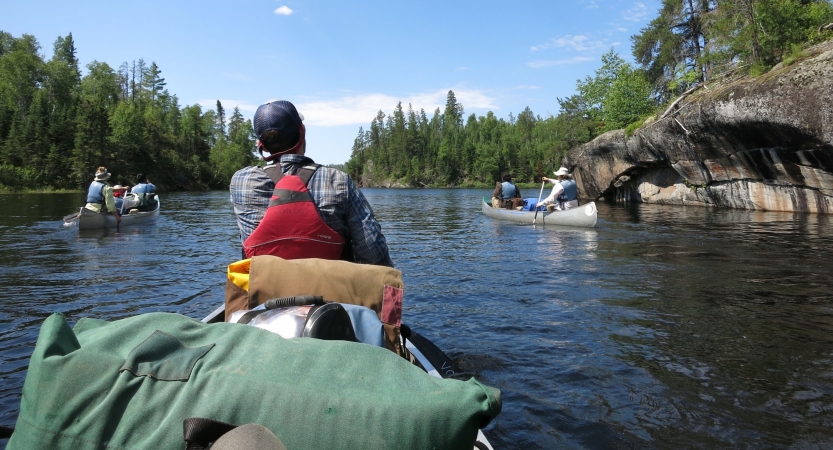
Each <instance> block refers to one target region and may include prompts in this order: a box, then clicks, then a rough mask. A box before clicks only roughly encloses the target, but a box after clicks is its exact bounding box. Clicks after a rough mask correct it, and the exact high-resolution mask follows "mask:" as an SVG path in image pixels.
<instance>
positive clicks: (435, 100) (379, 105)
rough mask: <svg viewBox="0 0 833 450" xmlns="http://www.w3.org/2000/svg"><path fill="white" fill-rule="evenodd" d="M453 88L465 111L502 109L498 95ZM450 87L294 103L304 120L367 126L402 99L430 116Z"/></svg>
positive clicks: (439, 106) (403, 104)
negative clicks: (496, 102) (431, 90)
mask: <svg viewBox="0 0 833 450" xmlns="http://www.w3.org/2000/svg"><path fill="white" fill-rule="evenodd" d="M450 90H452V91H454V96H455V97H456V98H457V102H459V103H461V104H462V105H463V108H464V109H465V110H466V111H470V110H472V109H490V110H493V109H499V108H498V106H497V105H496V104H495V99H494V98H492V97H489V96H488V95H486V94H485V93H483V92H481V91H479V90H476V89H450ZM448 91H449V89H440V90H438V91H434V92H425V93H419V94H413V95H410V96H408V97H405V98H400V97H394V96H392V95H388V94H379V93H374V94H360V95H351V96H346V97H341V98H337V99H332V100H313V101H306V102H297V103H295V106H296V107H297V108H298V111H300V112H301V114H303V115H304V123H306V124H308V125H317V126H322V127H334V126H342V125H364V126H367V125H369V124H370V122H371V121H372V120H373V118H374V117H376V114H377V113H378V112H379V111H380V110H381V111H382V112H384V113H385V115H388V114H391V113H392V112H393V109H394V108H395V107H396V104H397V103H398V102H399V101H401V102H402V109H404V110H405V111H406V112H407V110H408V104H409V103H410V104H411V106H412V108H413V109H414V112H419V110H420V109H424V110H425V113H426V114H427V115H428V116H429V117H430V116H431V115H432V114H433V112H434V110H435V109H437V108H440V109H441V110H442V109H443V108H445V101H446V98H447V97H448Z"/></svg>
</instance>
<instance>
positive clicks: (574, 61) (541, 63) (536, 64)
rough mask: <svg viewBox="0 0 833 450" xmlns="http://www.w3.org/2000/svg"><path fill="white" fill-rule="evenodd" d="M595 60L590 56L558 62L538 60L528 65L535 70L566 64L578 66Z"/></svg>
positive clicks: (558, 60)
mask: <svg viewBox="0 0 833 450" xmlns="http://www.w3.org/2000/svg"><path fill="white" fill-rule="evenodd" d="M594 60H595V58H591V57H589V56H576V57H574V58H570V59H557V60H540V59H539V60H537V61H530V62H528V63H526V65H527V66H528V67H531V68H533V69H540V68H543V67H551V66H560V65H564V64H578V63H583V62H587V61H594Z"/></svg>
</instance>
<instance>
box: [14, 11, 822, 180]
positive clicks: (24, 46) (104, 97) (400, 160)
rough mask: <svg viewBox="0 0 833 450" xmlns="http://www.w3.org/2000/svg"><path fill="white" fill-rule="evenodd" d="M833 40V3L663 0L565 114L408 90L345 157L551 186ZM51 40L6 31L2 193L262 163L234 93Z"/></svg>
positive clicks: (387, 172)
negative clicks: (664, 119) (691, 98)
mask: <svg viewBox="0 0 833 450" xmlns="http://www.w3.org/2000/svg"><path fill="white" fill-rule="evenodd" d="M830 38H833V4H832V3H831V0H662V1H661V5H660V9H659V10H658V11H657V14H656V17H655V18H654V19H653V20H651V21H650V23H649V24H648V25H647V26H646V27H645V28H643V29H642V30H640V32H639V33H638V34H636V35H634V36H632V37H631V44H632V45H631V52H632V56H633V61H634V63H633V64H631V63H628V62H627V61H625V59H623V58H622V57H621V56H620V55H619V54H617V53H616V52H615V51H614V50H613V49H611V50H610V51H609V52H607V53H606V54H604V55H603V56H602V58H601V67H600V68H599V69H597V70H596V71H595V72H594V73H593V74H592V75H588V76H586V77H585V78H584V79H582V80H577V81H576V90H575V94H573V95H571V96H569V97H567V98H555V99H552V100H553V104H555V103H557V104H558V114H557V115H554V116H553V115H549V116H547V117H542V116H540V115H536V114H535V113H534V112H533V111H531V110H530V109H529V108H526V109H524V110H523V111H521V112H518V113H517V114H514V113H510V114H509V115H508V118H499V117H497V116H495V114H493V113H492V112H488V113H487V114H486V115H485V116H476V115H475V114H469V115H466V114H465V111H464V108H463V105H462V104H461V103H460V102H458V101H457V98H456V97H455V95H454V92H453V91H449V92H448V95H447V99H446V104H445V107H444V108H437V109H436V110H435V111H433V112H430V114H429V113H427V112H426V111H424V110H422V109H421V110H419V111H415V110H414V109H413V108H412V107H411V105H403V104H402V103H401V102H400V103H398V104H397V105H395V106H394V109H393V111H392V112H391V113H390V114H386V113H385V112H383V111H379V112H378V113H377V115H376V117H374V118H369V119H371V122H370V124H369V126H368V127H367V128H366V129H365V127H361V128H360V129H359V131H358V135H357V136H356V138H355V140H354V143H353V147H352V153H351V156H350V159H349V161H347V162H346V164H345V165H344V167H343V168H344V170H346V171H347V172H348V173H350V175H351V176H353V178H354V179H356V180H357V181H358V182H359V183H360V184H361V185H362V186H441V187H446V186H489V187H491V186H492V185H493V183H494V180H496V179H498V177H499V176H500V174H501V172H503V171H505V170H511V171H512V174H513V176H514V178H515V179H516V180H518V181H522V182H523V181H525V182H533V181H536V182H537V181H538V180H540V177H541V176H545V175H547V174H549V173H551V171H552V170H554V169H557V168H558V166H559V165H560V162H561V160H562V158H563V156H564V154H565V153H566V152H567V151H568V150H569V149H571V148H573V147H575V146H578V145H581V144H583V143H586V142H589V141H590V140H592V139H593V138H595V137H596V136H598V135H600V134H602V133H604V132H606V131H609V130H614V129H623V128H624V129H625V130H626V132H631V131H632V130H633V129H635V128H636V127H638V126H639V125H641V124H642V123H643V122H644V121H645V120H646V119H648V118H649V117H651V116H653V115H655V114H656V113H657V112H658V111H662V110H663V109H664V108H665V107H667V105H668V104H669V103H671V102H673V100H674V99H676V98H678V97H679V96H680V95H683V94H684V93H686V92H687V91H689V90H691V89H692V88H696V87H697V86H700V85H703V84H706V83H709V82H712V81H714V80H718V79H720V78H721V77H724V76H726V75H727V74H738V73H742V74H747V75H750V76H757V75H760V74H762V73H764V72H765V71H767V70H769V69H770V68H771V67H773V66H774V65H775V64H778V63H789V61H791V60H795V59H797V58H800V57H801V54H802V52H803V50H804V49H805V48H807V46H809V45H812V44H814V43H817V42H821V41H823V40H826V39H830ZM42 50H43V49H42V47H41V44H40V43H39V42H38V41H37V39H36V38H35V37H34V36H31V35H28V34H24V35H22V36H20V37H15V36H12V35H11V34H9V33H6V32H3V31H0V191H25V190H59V189H70V190H83V189H86V186H87V185H88V184H89V182H90V181H91V179H92V177H93V173H94V172H95V170H96V168H97V167H98V166H101V165H103V166H106V167H107V168H108V169H109V170H110V172H111V173H113V178H112V182H113V183H114V184H115V183H120V184H132V183H133V181H134V179H135V176H136V174H138V173H147V174H149V176H150V178H151V180H152V181H153V182H154V183H155V184H157V185H158V186H160V188H162V189H165V190H179V189H188V190H192V189H227V188H228V183H229V180H230V179H231V176H232V174H233V173H234V172H235V171H236V170H237V169H239V168H242V167H245V166H247V165H250V164H252V163H254V162H255V157H254V154H253V150H254V136H253V132H252V127H251V123H250V121H249V120H246V119H245V118H244V117H243V116H242V114H241V113H240V111H239V110H238V109H237V108H234V109H233V110H232V111H231V113H230V114H228V113H227V112H226V111H225V109H224V108H223V105H222V104H221V103H220V102H219V101H217V103H216V106H215V108H213V109H203V108H202V107H201V106H200V105H198V104H195V105H190V106H189V105H186V106H180V105H179V102H178V99H177V96H176V95H175V94H173V93H171V92H170V91H169V90H168V88H167V85H166V83H165V79H164V78H163V77H162V70H161V68H160V67H158V66H157V65H156V63H153V62H151V63H150V64H147V63H146V62H145V61H144V59H141V58H140V59H138V60H133V61H131V62H130V63H127V62H123V63H121V65H119V67H118V68H117V69H114V68H113V67H112V66H110V65H108V64H107V63H105V62H99V61H93V62H91V63H89V64H87V65H86V67H84V68H83V70H82V68H81V67H79V62H78V59H77V57H76V53H77V50H76V47H75V42H74V41H73V38H72V34H69V35H67V36H64V37H58V38H57V39H56V40H55V42H54V44H53V46H52V56H51V58H49V59H47V58H46V57H45V56H44V55H43V54H42ZM208 95H210V94H208Z"/></svg>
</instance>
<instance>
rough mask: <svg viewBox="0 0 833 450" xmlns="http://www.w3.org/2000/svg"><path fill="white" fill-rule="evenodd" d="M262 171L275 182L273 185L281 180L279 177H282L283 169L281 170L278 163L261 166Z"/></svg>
mask: <svg viewBox="0 0 833 450" xmlns="http://www.w3.org/2000/svg"><path fill="white" fill-rule="evenodd" d="M263 171H264V172H266V175H269V178H270V179H271V180H272V181H273V182H274V183H275V185H277V184H278V181H281V178H283V171H281V166H280V164H275V165H271V166H266V167H264V168H263Z"/></svg>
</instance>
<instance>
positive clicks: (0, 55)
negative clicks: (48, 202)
mask: <svg viewBox="0 0 833 450" xmlns="http://www.w3.org/2000/svg"><path fill="white" fill-rule="evenodd" d="M40 49H41V47H40V44H39V43H38V41H37V40H36V39H35V37H34V36H31V35H28V34H24V35H22V36H21V37H17V38H16V37H14V36H12V35H11V34H9V33H6V32H3V31H0V189H3V190H21V189H34V190H41V189H46V190H49V189H73V190H75V189H85V188H86V186H87V185H88V184H89V183H90V181H91V180H92V178H93V174H94V173H95V171H96V169H97V168H98V167H99V166H106V167H107V168H108V170H110V172H111V173H112V174H113V178H112V180H113V182H114V183H122V184H126V183H130V184H132V183H134V182H135V177H136V175H137V174H139V173H146V174H149V176H150V178H151V179H152V180H153V182H154V183H155V184H157V185H159V186H160V187H163V188H166V189H209V188H227V187H228V183H229V180H230V179H231V176H232V174H233V173H234V171H236V170H237V169H239V168H241V167H245V166H247V165H249V164H251V163H252V162H253V159H254V158H253V154H252V149H253V148H254V136H253V131H252V126H251V122H250V121H249V120H246V119H244V117H243V115H242V114H241V113H240V111H239V110H238V108H237V107H235V108H234V109H233V111H232V113H231V115H230V116H229V117H226V112H225V110H224V108H223V106H222V104H221V103H220V101H217V104H216V109H208V110H203V108H202V107H201V106H200V105H198V104H195V105H190V106H180V105H179V101H178V99H177V97H176V95H173V94H171V93H170V92H169V91H168V89H167V88H166V82H165V79H164V78H162V76H161V73H162V71H161V69H160V68H159V67H158V66H157V65H156V63H153V62H152V63H151V64H149V65H148V64H146V63H145V61H144V60H143V59H139V60H138V61H133V62H131V63H130V64H128V63H126V62H125V63H122V64H121V65H120V66H119V68H118V70H114V69H113V68H112V67H111V66H110V65H108V64H107V63H104V62H99V61H93V62H91V63H89V64H87V66H86V69H87V70H86V74H85V75H84V76H82V75H81V70H80V68H79V63H78V59H77V58H76V48H75V42H74V41H73V39H72V34H69V35H67V36H66V37H59V38H58V39H57V40H56V41H55V44H54V46H53V55H52V58H51V59H49V60H45V59H44V57H43V56H41V54H40Z"/></svg>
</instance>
